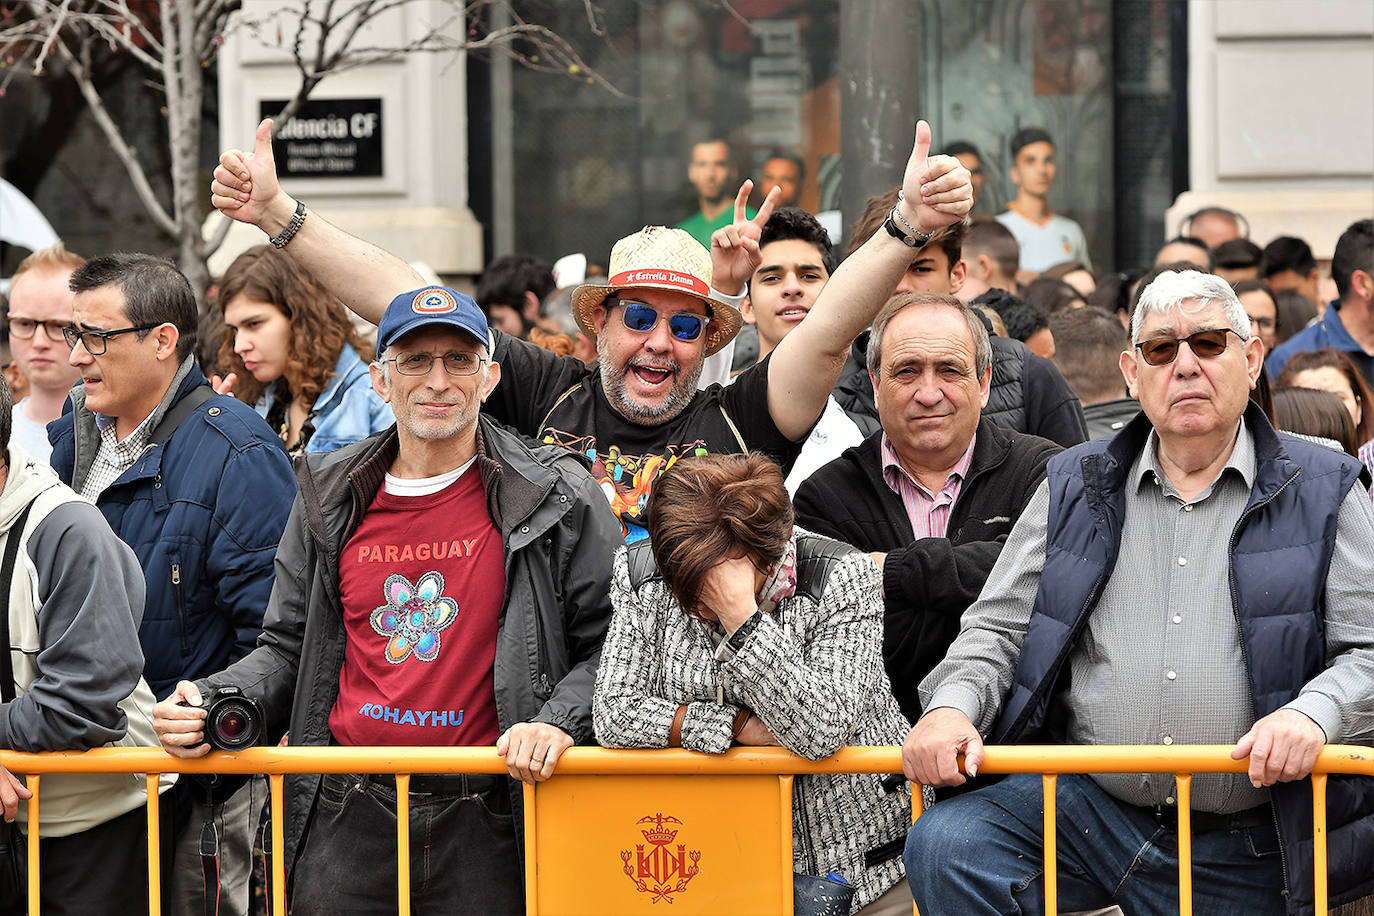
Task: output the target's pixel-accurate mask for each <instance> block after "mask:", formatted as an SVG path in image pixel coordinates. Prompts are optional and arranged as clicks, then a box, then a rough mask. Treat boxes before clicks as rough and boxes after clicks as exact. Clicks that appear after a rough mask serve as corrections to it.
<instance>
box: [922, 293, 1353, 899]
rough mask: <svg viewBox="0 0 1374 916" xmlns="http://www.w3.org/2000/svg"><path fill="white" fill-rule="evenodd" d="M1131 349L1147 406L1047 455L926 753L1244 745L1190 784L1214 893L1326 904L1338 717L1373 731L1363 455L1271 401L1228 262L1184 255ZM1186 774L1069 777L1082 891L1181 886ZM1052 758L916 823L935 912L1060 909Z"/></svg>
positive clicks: (943, 670)
mask: <svg viewBox="0 0 1374 916" xmlns="http://www.w3.org/2000/svg"><path fill="white" fill-rule="evenodd" d="M1132 328H1133V329H1134V333H1133V336H1132V346H1131V349H1129V350H1127V351H1125V352H1123V353H1122V354H1121V360H1120V364H1121V371H1122V374H1123V375H1124V376H1125V379H1126V385H1127V387H1128V389H1129V390H1130V392H1131V394H1132V395H1133V396H1134V397H1136V398H1138V399H1139V400H1140V404H1141V407H1142V409H1143V413H1142V415H1141V416H1138V417H1137V418H1136V419H1135V420H1133V421H1132V422H1131V423H1129V424H1128V425H1127V426H1126V428H1125V429H1123V430H1122V431H1121V432H1120V433H1119V434H1118V435H1117V436H1116V437H1115V438H1113V439H1111V440H1098V441H1094V442H1090V443H1087V444H1085V445H1081V446H1078V447H1076V448H1073V449H1070V450H1069V451H1066V452H1064V453H1062V454H1060V455H1059V456H1057V457H1055V458H1053V459H1052V460H1051V461H1050V464H1049V469H1048V479H1047V481H1046V482H1045V483H1044V484H1043V485H1041V487H1040V489H1039V491H1038V492H1037V493H1036V495H1035V496H1034V498H1033V499H1032V500H1031V502H1030V505H1029V506H1028V507H1027V509H1026V511H1025V513H1024V514H1022V516H1021V518H1020V520H1019V521H1018V522H1017V524H1016V526H1015V528H1014V529H1013V530H1012V532H1011V536H1010V538H1009V539H1008V542H1007V545H1006V547H1005V549H1004V550H1003V551H1002V554H1001V557H1000V558H999V559H998V562H997V565H996V566H995V567H994V568H993V570H992V573H991V575H990V576H989V578H988V582H987V586H986V588H984V590H983V592H982V595H981V596H980V598H979V600H978V601H977V602H976V603H975V604H974V605H973V606H972V607H970V608H969V611H968V613H967V614H965V616H964V619H963V622H962V629H961V632H960V634H959V636H958V638H957V639H956V640H955V642H954V644H953V646H952V647H951V648H950V651H949V654H948V655H947V657H946V658H945V660H944V662H942V663H941V664H940V665H939V666H938V667H937V668H936V669H935V670H934V671H933V672H931V674H930V676H929V677H928V678H927V679H926V680H925V681H924V682H923V683H922V685H921V698H922V700H923V701H924V702H923V704H922V705H923V706H924V708H925V709H926V710H927V711H926V713H925V715H924V716H923V717H922V719H921V720H920V722H918V723H917V725H916V727H915V728H914V729H913V730H912V732H911V734H910V735H909V736H908V738H907V741H906V744H905V746H904V748H903V763H904V766H905V770H906V773H907V775H908V776H909V777H910V778H912V779H914V780H917V781H920V782H922V783H926V784H931V785H957V784H961V783H964V782H965V776H964V775H961V773H960V772H959V769H958V767H957V761H956V756H957V755H959V754H962V755H963V756H964V764H965V770H966V772H967V774H968V776H969V777H974V776H976V775H977V771H978V767H979V765H980V764H981V763H982V760H983V746H982V742H983V739H984V736H986V737H987V738H988V740H990V741H991V742H993V743H997V744H1008V743H1015V742H1043V741H1059V742H1066V743H1071V744H1082V745H1120V744H1135V745H1147V746H1148V745H1174V744H1223V743H1225V744H1234V749H1233V751H1232V754H1231V756H1232V757H1233V758H1235V759H1244V758H1246V757H1248V758H1249V766H1248V772H1247V774H1246V776H1244V777H1242V776H1241V775H1239V774H1235V775H1205V776H1198V777H1195V778H1194V779H1193V783H1192V786H1193V787H1192V809H1193V811H1192V860H1193V878H1194V880H1193V905H1194V907H1195V908H1196V910H1197V911H1198V912H1205V913H1235V914H1241V913H1244V914H1254V913H1274V914H1281V913H1284V912H1294V913H1300V912H1306V913H1310V912H1312V910H1313V898H1312V884H1311V874H1312V862H1313V847H1312V801H1311V792H1310V790H1309V788H1308V787H1307V786H1306V785H1304V784H1301V783H1300V782H1299V780H1302V779H1304V778H1305V777H1306V776H1307V775H1308V773H1309V772H1310V771H1311V770H1312V767H1313V764H1314V762H1315V760H1316V757H1317V754H1318V752H1319V751H1320V750H1321V748H1322V746H1323V745H1324V744H1326V743H1328V742H1332V743H1341V742H1363V741H1368V740H1369V739H1370V738H1371V737H1374V597H1371V594H1370V592H1369V588H1368V583H1369V582H1371V581H1374V511H1372V510H1371V507H1370V503H1369V498H1368V494H1366V493H1365V492H1364V490H1363V487H1362V486H1360V485H1359V483H1358V475H1359V470H1360V466H1359V464H1358V462H1356V461H1355V460H1354V459H1352V458H1349V457H1347V456H1345V455H1343V454H1340V453H1338V452H1336V451H1334V450H1331V449H1325V448H1322V447H1321V446H1317V445H1312V444H1310V443H1306V442H1302V441H1300V440H1297V439H1295V438H1292V437H1290V436H1287V435H1285V434H1282V433H1276V432H1275V431H1274V430H1273V428H1272V427H1271V426H1270V425H1269V422H1268V420H1267V419H1265V416H1264V414H1263V413H1262V412H1261V411H1260V410H1259V409H1258V408H1257V407H1255V406H1253V405H1250V402H1249V392H1250V389H1251V388H1252V387H1253V386H1254V384H1255V380H1256V378H1257V377H1258V375H1259V371H1260V366H1261V362H1262V359H1263V345H1262V344H1261V343H1260V342H1259V340H1258V339H1256V338H1253V337H1251V335H1250V322H1249V319H1248V318H1247V316H1246V314H1245V310H1244V309H1243V308H1241V305H1240V302H1239V301H1238V300H1237V299H1236V296H1235V294H1234V293H1233V292H1232V291H1231V289H1230V288H1229V287H1228V286H1227V284H1226V283H1225V282H1224V281H1222V280H1221V279H1220V278H1218V277H1215V276H1211V275H1209V274H1204V273H1200V272H1198V271H1194V270H1185V271H1166V272H1165V273H1163V274H1161V275H1160V276H1159V277H1158V278H1157V279H1156V280H1155V281H1154V282H1152V283H1151V284H1150V285H1149V286H1148V287H1146V289H1145V290H1144V293H1143V294H1142V295H1141V297H1140V301H1139V303H1138V305H1137V308H1136V311H1135V315H1134V320H1133V321H1132ZM1174 791H1175V790H1174V780H1173V777H1172V776H1168V775H1145V776H1141V775H1126V774H1098V775H1093V776H1077V775H1065V776H1061V777H1060V778H1059V781H1058V793H1057V799H1058V800H1057V804H1058V809H1057V810H1058V824H1059V829H1058V856H1059V885H1058V893H1059V897H1058V901H1059V906H1060V907H1061V908H1064V909H1080V910H1081V909H1087V908H1091V907H1097V906H1106V905H1109V904H1113V903H1115V904H1118V905H1120V906H1121V907H1122V908H1123V909H1124V910H1125V911H1126V912H1132V913H1134V912H1168V911H1174V910H1177V909H1178V908H1179V901H1178V899H1177V894H1178V880H1177V868H1178V846H1177V842H1178V840H1177V823H1178V820H1177V818H1178V808H1177V799H1176V798H1175V796H1174ZM1327 799H1328V805H1329V815H1328V817H1329V835H1328V838H1327V844H1328V852H1329V862H1330V885H1329V887H1330V891H1331V901H1332V902H1333V903H1339V902H1342V901H1344V900H1348V899H1352V898H1355V897H1359V896H1362V895H1365V894H1368V893H1370V891H1371V890H1374V873H1371V872H1370V871H1369V868H1368V850H1369V848H1370V844H1371V843H1374V780H1370V779H1367V778H1354V777H1351V778H1341V777H1333V778H1332V779H1331V781H1330V783H1329V785H1328V789H1327ZM1042 827H1043V811H1042V801H1041V782H1040V779H1039V777H1038V776H1033V775H1017V776H1010V777H1008V778H1006V779H1004V780H1002V781H1001V782H999V783H997V784H995V785H991V786H986V787H982V788H978V789H977V790H976V791H973V792H969V793H966V794H964V795H961V796H959V797H957V798H954V799H951V800H949V801H948V802H946V803H944V804H941V805H937V806H936V807H934V808H933V809H932V810H931V811H930V813H928V814H926V815H925V816H924V817H922V818H921V819H920V820H919V821H918V822H917V824H916V825H915V826H914V827H913V828H912V832H911V834H910V836H909V837H908V841H907V851H906V856H907V874H908V875H909V878H910V881H911V883H912V889H913V892H914V895H915V898H916V902H917V903H918V905H919V906H920V909H921V912H922V913H925V914H927V916H939V914H943V913H1007V912H1039V911H1040V906H1041V903H1040V901H1041V900H1042V899H1043V896H1044V886H1043V881H1042V876H1041V867H1040V862H1041V858H1042V857H1041V848H1042V845H1043V840H1044V838H1043V829H1042Z"/></svg>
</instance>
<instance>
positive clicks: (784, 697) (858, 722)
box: [592, 453, 911, 916]
mask: <svg viewBox="0 0 1374 916" xmlns="http://www.w3.org/2000/svg"><path fill="white" fill-rule="evenodd" d="M648 528H649V537H648V539H647V540H641V541H639V542H638V543H636V544H632V545H630V546H629V547H628V548H620V549H619V550H617V551H616V556H615V570H614V574H613V577H612V580H611V603H612V606H613V607H614V608H615V612H614V616H613V617H612V619H611V627H610V630H609V632H608V633H607V636H606V642H605V645H604V646H603V648H602V653H601V667H600V670H599V671H598V673H597V679H596V690H595V693H594V694H593V697H592V722H593V725H594V726H595V728H596V737H597V740H598V741H599V742H600V743H601V744H603V745H605V746H606V747H622V748H654V747H685V748H690V749H692V750H696V751H704V752H706V753H709V754H720V753H723V752H724V751H726V750H727V749H729V748H730V746H731V745H734V744H738V745H754V746H759V745H769V744H776V745H781V746H783V747H785V748H787V749H788V750H790V751H792V752H793V753H795V754H800V755H802V756H803V757H806V758H808V759H811V760H820V759H821V758H823V757H828V756H830V755H831V754H833V753H835V751H836V750H838V749H839V748H841V747H844V746H846V745H869V746H882V745H895V744H901V743H902V741H903V740H904V739H905V737H906V733H907V731H908V730H909V726H908V724H907V721H906V719H905V718H903V716H902V712H901V709H900V708H899V707H898V705H897V701H896V699H894V698H893V696H892V689H891V687H890V685H889V683H888V678H887V673H886V671H885V670H884V668H883V659H882V641H883V599H882V581H881V574H880V573H879V571H878V567H877V565H876V564H875V563H874V562H873V560H872V559H870V558H869V556H868V554H866V553H862V552H860V551H858V550H856V549H855V548H853V547H850V546H849V545H847V544H841V543H840V542H838V541H832V540H830V539H829V538H824V537H820V536H819V535H814V534H809V533H807V532H805V531H802V530H800V529H797V528H794V527H793V516H792V504H791V502H789V501H788V498H787V490H786V489H785V488H784V487H783V477H782V471H781V470H780V469H779V468H778V466H777V465H776V464H774V463H773V462H772V461H771V460H769V459H768V458H766V457H764V456H762V455H759V454H757V453H755V454H749V455H704V456H694V457H689V458H684V459H682V460H680V461H678V462H676V463H675V464H674V465H673V466H672V467H670V468H669V469H668V470H667V471H665V472H664V473H663V476H662V477H660V478H659V479H658V483H657V484H656V485H655V487H654V499H653V506H652V508H651V510H650V513H649V526H648ZM793 794H794V804H793V806H792V817H793V836H794V837H795V838H796V843H795V848H794V850H793V857H792V858H793V868H794V870H795V871H796V873H797V878H796V892H797V895H796V899H797V900H798V901H799V902H803V903H805V902H813V903H814V901H815V896H816V895H817V894H820V893H822V892H824V893H825V894H826V895H828V896H833V895H835V894H836V893H837V892H840V891H841V889H842V891H843V896H850V897H851V899H850V900H849V903H848V905H847V906H845V907H844V912H846V913H849V912H853V913H859V912H862V913H863V916H877V914H883V916H886V914H896V913H907V914H909V913H910V912H911V893H910V891H909V890H908V889H907V886H906V882H905V881H903V880H902V878H903V873H904V872H903V866H902V859H901V850H902V843H903V837H904V835H905V833H906V829H907V826H908V825H909V823H910V813H909V812H910V807H909V806H910V796H909V794H907V790H906V785H905V783H904V781H902V780H900V779H896V780H886V779H884V778H882V777H881V776H880V775H877V774H873V773H867V774H854V773H846V774H834V775H817V776H800V777H798V778H797V780H796V782H795V784H794V789H793ZM822 876H825V877H824V878H823V877H822ZM835 876H838V877H839V878H841V879H842V881H836V880H835ZM851 895H852V896H851ZM803 898H806V901H803ZM803 911H808V912H809V911H810V910H805V909H803ZM827 912H829V911H828V910H827Z"/></svg>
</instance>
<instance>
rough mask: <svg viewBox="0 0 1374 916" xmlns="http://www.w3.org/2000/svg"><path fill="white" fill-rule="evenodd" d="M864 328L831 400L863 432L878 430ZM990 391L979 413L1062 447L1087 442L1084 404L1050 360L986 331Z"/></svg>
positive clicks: (1016, 342) (1016, 341)
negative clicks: (990, 352) (842, 409)
mask: <svg viewBox="0 0 1374 916" xmlns="http://www.w3.org/2000/svg"><path fill="white" fill-rule="evenodd" d="M868 334H869V332H868V331H864V332H863V333H861V334H860V335H859V336H858V337H856V338H854V343H853V345H851V346H850V348H849V359H848V360H847V361H846V362H845V364H844V369H842V370H841V371H840V378H839V381H838V382H837V383H836V384H835V394H834V396H835V400H836V401H837V402H839V405H840V406H841V407H843V408H844V412H845V413H847V414H849V418H850V419H851V420H853V421H854V422H855V423H856V424H857V425H858V427H859V429H861V430H863V433H864V435H865V436H866V435H868V434H869V433H873V432H877V430H878V428H879V423H878V408H877V405H876V404H875V403H874V401H873V381H872V379H870V378H869V377H868V364H867V359H868ZM989 341H990V342H991V344H992V389H991V391H990V392H989V393H988V406H987V407H985V408H983V416H984V417H985V418H987V419H989V420H992V422H994V423H996V424H997V425H999V426H1003V427H1006V428H1007V429H1011V430H1015V431H1016V432H1018V433H1030V434H1031V435H1032V436H1040V437H1041V438H1042V439H1049V440H1050V441H1051V442H1058V443H1059V444H1060V445H1062V446H1064V447H1065V448H1069V447H1071V446H1074V445H1078V444H1079V443H1082V442H1087V441H1088V427H1087V425H1086V424H1085V423H1084V421H1083V408H1082V406H1081V405H1080V404H1079V403H1078V398H1077V397H1075V396H1074V393H1073V390H1072V389H1070V388H1069V383H1068V382H1066V381H1064V376H1063V374H1062V373H1061V372H1060V371H1059V367H1057V366H1056V365H1055V364H1054V363H1052V362H1050V361H1049V360H1047V359H1045V358H1043V357H1040V356H1036V355H1035V354H1034V353H1032V352H1031V351H1030V348H1029V347H1027V346H1026V345H1025V344H1023V343H1021V341H1019V340H1008V339H1007V338H1005V337H996V336H992V335H989Z"/></svg>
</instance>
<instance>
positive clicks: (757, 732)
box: [735, 714, 782, 747]
mask: <svg viewBox="0 0 1374 916" xmlns="http://www.w3.org/2000/svg"><path fill="white" fill-rule="evenodd" d="M735 741H736V742H737V743H739V744H744V745H748V746H749V747H781V746H782V742H781V741H779V740H778V739H777V737H776V736H775V735H774V734H773V733H772V732H771V731H769V729H768V726H767V725H764V724H763V720H762V719H760V718H759V717H758V716H756V715H753V714H751V715H750V716H749V718H747V719H745V720H744V727H742V728H741V729H740V730H739V734H738V735H736V736H735Z"/></svg>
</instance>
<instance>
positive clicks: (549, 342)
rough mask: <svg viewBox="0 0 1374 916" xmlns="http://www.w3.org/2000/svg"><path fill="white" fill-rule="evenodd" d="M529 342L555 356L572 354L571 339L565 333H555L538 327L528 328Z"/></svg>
mask: <svg viewBox="0 0 1374 916" xmlns="http://www.w3.org/2000/svg"><path fill="white" fill-rule="evenodd" d="M530 343H532V344H534V345H535V346H536V347H539V348H540V349H543V350H548V351H549V352H550V353H552V354H554V355H555V356H572V352H573V339H572V338H571V337H569V336H568V335H567V334H562V333H558V334H555V333H553V332H551V331H546V330H544V329H543V328H540V327H533V328H530Z"/></svg>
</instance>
